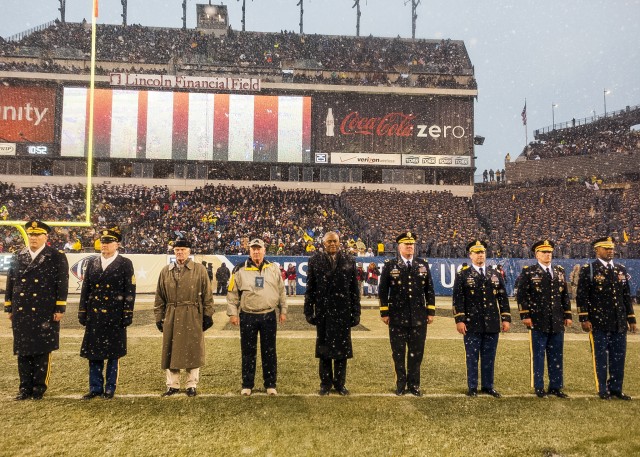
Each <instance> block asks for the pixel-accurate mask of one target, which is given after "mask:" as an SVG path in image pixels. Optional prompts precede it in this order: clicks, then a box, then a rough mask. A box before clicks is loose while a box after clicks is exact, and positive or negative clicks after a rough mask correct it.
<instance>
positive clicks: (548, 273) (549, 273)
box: [545, 267, 553, 279]
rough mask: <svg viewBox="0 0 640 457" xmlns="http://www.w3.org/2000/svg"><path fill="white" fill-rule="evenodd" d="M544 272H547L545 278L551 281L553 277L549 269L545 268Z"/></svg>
mask: <svg viewBox="0 0 640 457" xmlns="http://www.w3.org/2000/svg"><path fill="white" fill-rule="evenodd" d="M545 271H546V272H547V276H549V279H552V278H553V276H551V270H550V269H549V267H547V268H545Z"/></svg>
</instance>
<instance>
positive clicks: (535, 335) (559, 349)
mask: <svg viewBox="0 0 640 457" xmlns="http://www.w3.org/2000/svg"><path fill="white" fill-rule="evenodd" d="M529 337H530V338H531V346H530V348H531V387H533V388H534V389H544V358H545V355H546V357H547V373H548V375H549V389H555V390H559V389H562V387H564V380H563V375H562V364H563V358H562V355H563V349H564V332H560V333H546V332H541V331H539V330H536V329H532V330H531V332H530V333H529Z"/></svg>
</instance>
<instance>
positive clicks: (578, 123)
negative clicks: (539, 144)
mask: <svg viewBox="0 0 640 457" xmlns="http://www.w3.org/2000/svg"><path fill="white" fill-rule="evenodd" d="M635 110H640V105H636V106H627V107H626V108H625V109H621V110H618V111H608V112H606V113H604V114H601V115H594V116H591V117H585V118H582V119H571V120H570V121H568V122H561V123H558V124H554V125H550V126H548V127H544V128H541V129H538V130H534V132H533V136H534V138H536V139H537V138H538V135H542V134H544V133H550V132H553V131H556V130H563V129H570V128H573V127H578V126H581V125H587V124H591V123H593V122H596V121H599V120H601V119H605V118H609V117H614V116H618V115H621V114H629V113H631V112H632V111H635Z"/></svg>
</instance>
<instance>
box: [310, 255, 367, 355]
mask: <svg viewBox="0 0 640 457" xmlns="http://www.w3.org/2000/svg"><path fill="white" fill-rule="evenodd" d="M335 263H336V265H335V268H332V267H331V261H330V258H329V256H328V255H327V254H324V253H318V254H315V255H314V256H313V257H311V259H310V260H309V266H308V269H307V291H306V293H305V297H304V314H305V317H306V318H307V320H308V321H310V322H312V323H314V324H315V325H316V331H317V339H316V357H318V358H324V359H348V358H351V357H353V348H352V345H351V327H353V326H355V325H357V323H358V322H360V290H359V288H358V278H357V275H356V263H355V260H354V258H353V257H350V256H348V255H345V254H343V253H342V252H338V254H337V255H336V262H335Z"/></svg>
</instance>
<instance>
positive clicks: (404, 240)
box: [396, 232, 416, 244]
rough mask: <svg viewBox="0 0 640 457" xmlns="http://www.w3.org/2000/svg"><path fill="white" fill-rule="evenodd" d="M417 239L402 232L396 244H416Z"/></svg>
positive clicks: (411, 234) (409, 233)
mask: <svg viewBox="0 0 640 457" xmlns="http://www.w3.org/2000/svg"><path fill="white" fill-rule="evenodd" d="M415 242H416V237H415V236H414V235H413V233H411V232H402V233H401V234H400V235H398V236H397V238H396V243H398V244H400V243H406V244H415Z"/></svg>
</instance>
